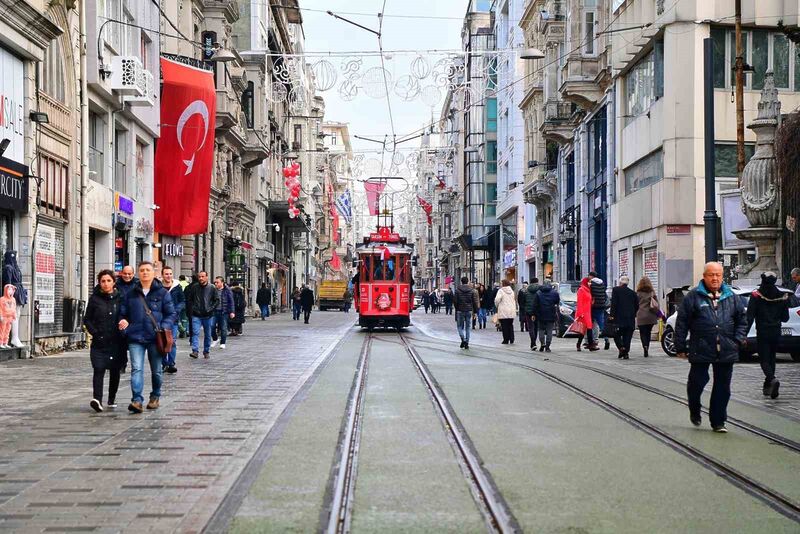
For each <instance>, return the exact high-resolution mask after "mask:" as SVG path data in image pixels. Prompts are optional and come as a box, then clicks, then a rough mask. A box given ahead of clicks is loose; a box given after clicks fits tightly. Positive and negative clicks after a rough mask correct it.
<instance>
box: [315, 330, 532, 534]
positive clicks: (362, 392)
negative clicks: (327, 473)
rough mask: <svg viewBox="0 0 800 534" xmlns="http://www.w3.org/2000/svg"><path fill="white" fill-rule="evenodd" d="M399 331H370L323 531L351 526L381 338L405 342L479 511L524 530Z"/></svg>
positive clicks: (497, 528) (507, 528)
mask: <svg viewBox="0 0 800 534" xmlns="http://www.w3.org/2000/svg"><path fill="white" fill-rule="evenodd" d="M397 335H398V337H399V340H400V341H399V343H398V342H397V341H395V340H394V339H391V338H389V337H388V336H378V335H376V334H375V333H372V332H366V333H365V339H364V343H363V345H362V349H361V354H360V357H359V361H358V364H357V367H356V372H355V376H354V379H353V385H352V387H351V391H350V396H349V399H348V403H347V413H346V415H345V418H344V420H343V426H342V430H341V431H340V436H341V438H340V442H339V446H338V447H337V453H336V457H337V458H338V461H337V464H336V466H335V469H334V471H335V475H334V478H333V482H332V485H331V489H330V496H329V498H328V499H326V501H329V502H330V506H329V509H330V511H329V513H328V516H327V521H325V522H324V524H322V525H321V528H320V532H325V533H326V534H341V533H346V532H350V530H351V523H352V512H353V503H354V496H355V486H356V478H357V470H358V455H359V448H360V442H361V430H362V425H363V416H364V402H365V397H366V385H367V380H368V374H369V365H370V354H371V351H372V342H373V340H375V339H380V340H381V341H382V342H389V343H397V344H399V345H401V346H402V348H403V349H404V350H405V352H406V354H407V355H408V357H409V358H410V360H411V362H412V363H413V365H414V368H415V370H416V372H417V374H418V375H419V377H420V380H421V381H422V384H423V385H424V386H425V388H426V390H427V393H428V396H429V398H430V400H431V403H432V404H433V407H434V409H435V411H436V413H437V416H438V418H439V419H440V422H441V425H442V429H443V430H444V432H445V434H446V435H447V439H448V442H449V443H450V445H451V448H452V450H453V453H454V455H455V457H456V460H457V463H458V464H459V467H460V469H461V472H462V474H463V475H464V477H465V480H466V482H467V484H468V486H469V489H470V493H471V495H472V497H473V500H474V501H475V504H476V506H477V508H478V511H479V512H480V513H481V515H482V517H483V518H484V521H485V524H486V526H487V530H488V531H489V532H498V533H503V534H505V533H513V532H520V531H521V529H520V527H519V524H518V523H517V520H516V519H515V518H514V516H513V514H512V513H511V511H510V509H509V507H508V505H507V503H506V502H505V500H504V499H503V498H502V496H501V495H500V493H499V492H498V491H497V488H496V486H495V484H494V481H493V480H492V478H491V475H489V473H488V472H486V471H485V470H484V468H483V465H482V464H483V462H482V461H481V459H480V457H479V456H478V454H477V453H476V452H475V449H474V447H473V445H472V442H471V440H470V438H469V436H468V435H467V433H466V431H465V430H464V428H463V426H462V425H461V423H460V421H459V420H458V417H457V416H456V414H455V412H454V410H453V408H452V406H451V405H450V403H449V401H448V400H447V397H446V396H445V395H444V393H443V392H442V390H441V388H440V387H439V385H438V383H437V382H436V380H435V379H434V378H433V376H432V375H431V373H430V371H429V370H428V368H427V366H426V365H425V363H424V361H423V360H422V359H421V358H420V356H419V354H418V353H417V351H416V349H414V347H413V346H412V345H411V344H410V343H409V342H408V340H406V339H405V338H404V336H403V334H401V333H398V334H397ZM392 337H394V336H392Z"/></svg>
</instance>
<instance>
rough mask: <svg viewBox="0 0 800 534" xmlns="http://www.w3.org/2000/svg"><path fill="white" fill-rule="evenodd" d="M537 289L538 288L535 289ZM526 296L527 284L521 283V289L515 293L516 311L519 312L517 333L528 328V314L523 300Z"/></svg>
mask: <svg viewBox="0 0 800 534" xmlns="http://www.w3.org/2000/svg"><path fill="white" fill-rule="evenodd" d="M536 289H537V290H538V289H539V288H538V287H537V288H536ZM527 295H528V282H522V287H521V288H520V290H519V291H517V309H518V310H519V331H520V332H524V331H525V330H527V328H528V314H527V312H526V311H525V300H526V298H527Z"/></svg>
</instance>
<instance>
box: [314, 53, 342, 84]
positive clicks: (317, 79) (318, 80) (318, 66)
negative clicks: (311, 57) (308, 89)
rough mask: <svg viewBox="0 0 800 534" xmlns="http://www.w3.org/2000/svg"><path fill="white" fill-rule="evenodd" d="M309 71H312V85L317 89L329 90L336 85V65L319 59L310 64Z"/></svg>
mask: <svg viewBox="0 0 800 534" xmlns="http://www.w3.org/2000/svg"><path fill="white" fill-rule="evenodd" d="M311 72H313V73H314V85H315V86H316V88H317V89H318V90H319V91H329V90H330V89H333V86H334V85H336V78H337V77H338V74H337V73H336V67H334V66H333V64H332V63H331V62H330V61H328V60H326V59H320V60H319V61H317V62H316V63H314V64H313V65H312V66H311Z"/></svg>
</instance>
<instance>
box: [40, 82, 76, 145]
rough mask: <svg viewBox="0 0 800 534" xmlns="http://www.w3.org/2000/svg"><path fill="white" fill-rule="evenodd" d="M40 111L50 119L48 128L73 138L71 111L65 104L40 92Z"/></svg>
mask: <svg viewBox="0 0 800 534" xmlns="http://www.w3.org/2000/svg"><path fill="white" fill-rule="evenodd" d="M39 111H42V112H44V113H47V117H48V118H49V119H50V122H49V124H48V125H47V127H49V128H51V129H53V130H56V131H57V132H59V133H60V134H62V135H63V136H66V137H67V138H71V137H72V136H73V134H74V132H73V131H72V130H73V128H72V127H71V125H70V110H69V108H68V107H66V106H65V105H64V104H62V103H61V102H58V101H57V100H55V99H54V98H52V97H50V96H48V95H47V94H46V93H44V92H42V91H39Z"/></svg>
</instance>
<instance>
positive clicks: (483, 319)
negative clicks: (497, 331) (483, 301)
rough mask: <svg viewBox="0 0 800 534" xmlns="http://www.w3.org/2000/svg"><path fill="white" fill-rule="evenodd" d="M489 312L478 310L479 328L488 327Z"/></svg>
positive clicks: (483, 309) (484, 309)
mask: <svg viewBox="0 0 800 534" xmlns="http://www.w3.org/2000/svg"><path fill="white" fill-rule="evenodd" d="M487 312H488V310H487V309H486V308H478V325H479V326H484V327H485V326H486V314H487Z"/></svg>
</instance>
